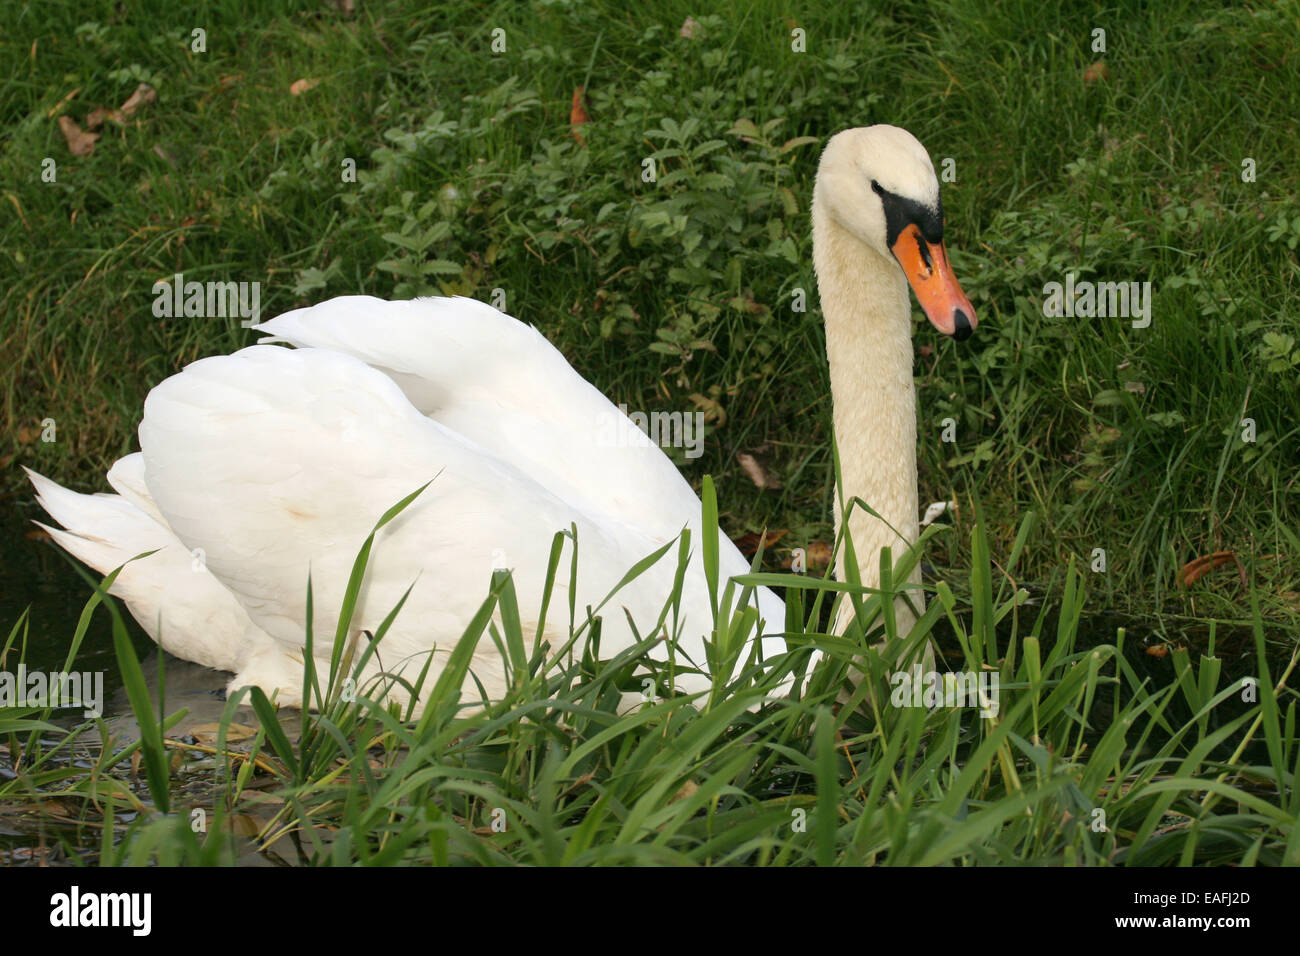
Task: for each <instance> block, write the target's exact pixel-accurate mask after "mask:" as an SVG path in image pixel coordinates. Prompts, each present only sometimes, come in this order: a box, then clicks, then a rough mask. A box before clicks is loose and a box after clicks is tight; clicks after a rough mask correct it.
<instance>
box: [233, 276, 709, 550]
mask: <svg viewBox="0 0 1300 956" xmlns="http://www.w3.org/2000/svg"><path fill="white" fill-rule="evenodd" d="M257 328H258V329H259V330H260V331H263V332H267V333H270V334H271V335H272V336H273V337H274V338H273V339H271V340H268V341H284V342H289V343H291V344H293V345H295V346H298V347H311V348H323V349H330V350H333V351H337V352H342V353H345V354H348V355H353V356H356V357H357V358H359V359H361V360H362V361H364V362H365V363H366V364H368V365H371V366H373V367H375V368H377V369H379V370H380V371H382V372H384V373H385V374H386V375H388V376H389V377H390V378H392V379H393V381H395V382H396V383H397V384H398V385H399V386H400V387H401V389H402V390H403V392H405V394H406V396H407V398H408V399H410V401H411V403H412V404H413V405H414V406H415V407H416V408H418V409H419V410H420V411H421V412H423V413H424V414H426V415H428V416H429V417H431V418H434V419H436V420H438V421H439V422H441V423H443V424H444V425H446V426H448V427H449V428H451V429H453V430H455V431H456V432H457V433H459V434H461V435H463V436H465V437H466V438H468V439H470V440H471V441H473V442H475V443H476V444H478V445H480V446H482V447H483V448H486V449H487V450H489V451H491V452H492V453H493V454H495V455H497V456H498V457H500V458H502V459H504V460H507V461H511V462H514V463H515V464H516V465H517V466H518V467H520V468H521V469H523V470H525V471H527V473H528V474H529V475H531V476H532V477H533V478H534V479H535V480H536V481H537V482H538V483H539V484H541V485H542V486H543V487H545V488H548V489H549V490H550V491H552V492H553V493H554V494H555V495H556V496H558V497H559V498H561V499H563V500H565V501H571V502H574V503H576V504H579V505H581V506H582V507H583V508H584V509H585V510H587V511H589V512H596V511H600V512H604V513H606V514H609V515H612V516H618V517H619V518H621V519H623V520H626V521H630V522H632V523H634V524H636V525H638V526H639V527H642V528H643V529H645V530H646V532H647V533H649V534H650V535H652V536H654V537H656V538H658V539H660V540H667V539H668V538H671V537H672V536H674V535H676V534H677V533H678V532H680V531H681V529H682V527H683V526H686V525H689V526H690V527H692V528H694V529H696V535H697V539H698V528H699V518H700V514H699V510H700V503H699V498H698V497H697V496H696V495H695V493H694V491H692V490H691V487H690V485H689V483H688V482H687V481H686V480H685V479H684V478H683V477H682V476H681V473H680V472H679V471H678V470H677V468H676V467H675V466H674V465H673V463H672V461H670V460H669V459H668V457H667V456H666V455H664V454H663V452H662V451H660V449H659V448H658V447H656V446H655V445H653V444H651V443H650V442H649V440H648V439H647V438H646V436H645V434H644V433H643V432H642V431H641V430H640V429H638V428H637V427H636V425H634V424H633V423H632V422H631V420H630V419H629V418H628V417H627V416H626V415H625V414H623V413H622V412H621V411H620V410H619V409H618V408H617V407H615V406H614V405H613V404H612V403H611V402H610V401H609V400H608V399H607V398H606V397H605V396H604V395H603V394H601V393H600V391H598V390H597V389H596V388H595V387H593V386H592V385H591V384H590V383H589V382H587V381H586V380H585V379H584V378H583V377H582V376H581V375H579V374H578V373H577V372H575V371H574V370H573V368H572V367H571V366H570V365H569V363H568V362H567V361H566V360H565V358H564V356H563V355H561V354H560V352H559V351H558V350H557V349H556V348H555V347H554V346H553V345H552V344H551V343H550V342H549V341H547V339H546V338H545V336H543V335H542V334H541V333H540V332H538V331H537V330H536V329H535V328H533V327H532V326H529V325H525V324H524V323H522V322H520V321H518V320H517V319H514V318H512V317H510V316H508V315H505V314H504V313H502V312H499V311H498V310H496V309H494V308H492V307H491V306H489V305H486V304H484V303H482V302H478V301H476V300H474V299H468V298H463V297H456V298H426V299H413V300H410V301H397V302H389V301H385V300H383V299H376V298H372V297H370V296H344V297H341V298H336V299H331V300H329V301H327V302H322V303H321V304H319V305H315V306H312V307H310V308H306V309H298V310H296V311H293V312H288V313H286V314H284V315H281V316H279V317H277V318H274V319H271V320H270V321H268V322H264V323H262V324H261V325H259V326H257ZM685 415H686V413H682V415H679V416H678V417H677V418H676V419H673V420H672V424H674V425H676V426H678V427H679V428H681V429H684V428H686V427H688V426H689V425H690V424H691V423H692V421H691V420H690V419H688V418H687V417H684V416H685ZM702 438H703V436H700V439H701V440H702Z"/></svg>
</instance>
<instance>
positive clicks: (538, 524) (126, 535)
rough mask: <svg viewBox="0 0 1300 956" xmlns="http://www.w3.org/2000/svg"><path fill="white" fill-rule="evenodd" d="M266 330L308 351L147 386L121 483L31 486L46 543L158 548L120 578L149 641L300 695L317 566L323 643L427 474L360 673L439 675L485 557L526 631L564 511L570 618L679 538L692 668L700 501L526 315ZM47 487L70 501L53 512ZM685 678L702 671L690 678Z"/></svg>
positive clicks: (610, 619) (461, 306) (118, 476)
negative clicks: (574, 571)
mask: <svg viewBox="0 0 1300 956" xmlns="http://www.w3.org/2000/svg"><path fill="white" fill-rule="evenodd" d="M261 329H262V330H263V331H265V332H268V333H271V334H272V335H273V336H274V337H275V338H276V339H277V340H279V341H284V342H290V343H292V344H294V345H296V346H300V347H299V348H295V349H288V348H283V347H281V346H279V345H257V346H253V347H250V348H246V349H244V350H242V351H240V352H237V353H235V354H233V355H229V356H216V357H213V358H207V359H202V360H200V361H198V362H195V363H193V364H192V365H190V366H188V367H187V368H186V369H185V370H184V371H183V372H182V373H180V374H178V375H175V376H172V377H171V378H169V379H167V380H166V381H164V382H163V383H162V384H161V385H159V386H157V387H156V388H154V389H153V391H151V392H150V393H149V396H148V398H147V400H146V402H145V414H144V420H143V421H142V423H141V425H140V443H141V448H142V452H141V453H140V454H138V455H132V456H128V457H127V458H124V459H122V461H120V462H118V464H117V465H115V466H114V469H113V471H112V472H111V476H110V480H111V483H112V484H113V486H114V488H115V489H116V490H117V491H118V492H119V494H118V495H114V496H105V495H101V496H93V497H92V496H85V495H75V494H74V493H72V492H67V491H64V490H63V489H61V488H58V486H57V485H54V484H53V483H52V482H48V480H46V479H42V478H40V477H39V476H34V477H33V481H35V482H37V488H38V492H39V493H40V496H41V501H42V503H43V504H44V505H45V507H46V508H47V510H48V511H50V513H51V515H52V516H53V517H55V518H56V520H58V521H59V522H60V523H61V524H63V525H64V527H65V528H68V529H69V531H68V532H58V534H57V537H56V540H58V541H59V543H60V544H61V545H62V546H64V547H65V548H67V550H69V551H70V552H72V553H73V554H75V555H77V556H78V557H80V558H81V559H82V560H84V561H86V562H87V563H88V564H90V565H91V566H93V567H95V568H96V569H98V570H100V571H101V572H106V571H108V570H111V569H112V568H114V567H117V566H118V565H119V564H121V563H122V562H123V561H125V560H126V559H127V558H130V557H133V556H134V555H135V554H137V553H139V552H141V551H145V550H153V549H159V550H158V553H157V554H155V555H153V556H151V557H148V558H145V559H142V560H141V561H138V562H133V563H132V564H131V565H128V568H127V569H126V570H125V571H124V572H123V574H122V576H121V577H120V578H119V580H118V583H117V585H116V586H115V588H114V591H115V593H117V594H118V595H120V596H121V597H122V598H123V599H124V600H125V601H126V602H127V604H128V607H130V609H131V611H132V613H133V614H134V616H135V617H136V618H137V620H139V621H140V622H141V624H142V625H143V626H144V627H145V628H146V630H148V631H149V633H150V634H151V635H152V636H154V637H155V639H158V638H159V635H160V634H161V638H162V643H163V646H164V647H166V648H167V649H168V650H171V651H174V652H175V653H178V654H179V655H180V656H183V657H187V658H189V659H192V660H196V661H199V662H200V663H204V664H208V665H209V666H214V667H220V668H221V669H225V670H231V671H234V672H236V674H237V676H236V678H235V680H234V681H232V686H242V685H244V684H256V685H259V686H262V687H263V688H264V689H266V690H267V691H268V692H269V691H272V690H278V691H279V694H280V699H281V700H283V701H286V702H289V703H299V702H300V700H301V697H300V693H299V688H298V685H299V684H300V683H301V666H302V648H303V644H304V621H305V617H306V589H307V576H308V572H309V570H310V574H311V581H312V590H313V605H314V612H315V620H314V622H313V625H314V632H315V633H316V634H317V635H324V636H325V639H328V636H329V635H330V634H332V632H333V623H334V621H336V620H337V617H338V614H339V611H340V607H341V603H342V600H343V595H344V591H345V588H346V584H347V579H348V576H349V574H350V572H351V568H352V563H353V560H354V559H355V557H356V553H357V551H358V549H359V548H360V547H361V545H362V543H363V542H364V540H365V538H366V536H367V535H368V534H369V533H370V531H371V529H372V528H373V527H374V525H375V523H376V522H377V521H378V520H379V518H380V517H381V516H382V514H383V513H384V512H385V511H386V510H387V509H388V508H390V507H391V506H392V505H393V504H395V503H396V502H398V501H399V500H401V499H402V498H404V497H405V496H407V495H408V494H410V493H411V492H412V491H414V490H415V489H417V488H419V487H421V486H422V485H425V484H426V483H428V487H427V488H426V489H425V491H424V492H423V493H422V494H421V495H420V496H419V497H418V498H417V499H416V501H415V502H414V503H413V504H412V505H411V506H409V507H408V508H407V509H406V511H404V512H403V513H402V514H401V515H400V516H399V517H398V518H397V519H396V520H394V521H393V522H392V523H391V524H389V525H388V526H387V527H386V528H385V529H384V530H383V531H382V532H381V533H380V535H379V537H378V538H377V541H376V547H375V549H374V551H373V553H372V555H371V559H370V565H369V569H368V571H367V576H366V584H365V587H364V589H363V591H362V594H361V599H360V602H359V604H358V607H357V610H356V614H355V616H354V618H353V629H354V632H357V631H361V630H370V631H374V630H375V629H377V628H378V626H379V624H380V622H381V621H382V620H383V618H384V617H385V616H386V615H387V614H388V612H389V611H390V610H391V609H392V608H393V607H394V606H396V604H397V603H398V601H399V600H401V598H402V596H403V594H404V593H405V592H406V591H407V589H408V588H410V589H411V593H410V597H409V598H408V600H407V603H406V605H405V607H404V608H403V610H402V613H401V614H400V615H399V616H398V618H397V620H396V622H395V623H394V625H393V626H392V628H391V630H390V631H389V632H388V634H387V635H386V637H385V639H384V641H383V644H382V645H381V647H380V651H379V654H378V657H377V665H376V667H375V668H372V672H374V671H375V670H377V668H378V667H382V668H383V669H384V670H386V671H388V672H390V673H391V672H399V673H405V675H406V676H407V677H408V678H413V677H414V676H415V675H416V674H417V673H418V672H419V670H420V668H421V667H422V666H423V664H424V661H425V659H426V656H427V652H428V651H429V650H430V648H431V647H436V648H437V651H436V653H435V656H434V668H433V671H434V673H435V674H436V672H437V671H438V669H439V667H440V664H441V661H442V660H443V659H444V658H445V655H446V654H447V653H448V652H449V651H450V649H451V647H452V646H453V644H454V642H455V640H456V639H457V638H458V637H459V636H460V634H461V632H462V631H463V629H464V627H465V625H466V623H467V622H468V621H469V620H470V619H471V617H472V616H473V614H474V613H475V612H476V611H477V610H478V607H479V605H480V604H481V602H482V600H483V598H484V596H485V595H486V592H487V587H488V583H489V580H490V577H491V572H492V570H493V568H494V567H496V566H501V567H508V568H510V569H511V570H512V571H513V572H514V580H515V585H516V589H517V591H518V596H519V606H520V609H521V612H523V613H524V614H525V622H524V623H525V629H526V631H528V632H531V630H532V629H534V628H535V626H536V621H535V618H534V619H529V618H528V617H527V615H529V614H532V615H534V616H535V615H536V613H537V610H538V609H539V608H540V607H541V603H542V589H543V584H544V581H545V574H546V569H547V563H548V559H549V554H550V547H551V541H552V537H553V535H554V533H555V532H556V531H561V530H567V529H569V528H570V527H571V526H575V527H576V529H577V534H578V542H579V547H578V556H579V567H578V576H577V588H578V595H577V598H578V600H577V607H578V608H579V609H582V608H584V607H586V606H588V605H592V606H594V605H596V604H598V603H599V602H600V601H601V600H602V599H603V598H604V597H605V595H606V594H607V593H608V592H609V591H611V590H612V589H613V588H614V587H615V586H616V585H617V583H618V581H619V580H620V579H621V577H622V576H623V575H624V574H625V573H626V572H627V570H628V569H629V568H631V567H632V565H634V564H635V563H636V562H637V561H639V560H640V559H642V558H644V557H645V556H646V555H647V554H649V553H651V552H652V551H654V550H655V549H656V548H658V547H659V546H660V545H661V544H663V543H664V542H666V541H668V540H671V539H672V538H673V537H674V536H676V535H677V534H678V533H680V531H681V529H682V528H683V527H690V528H691V529H692V531H693V541H694V542H695V543H696V547H695V548H694V549H693V550H694V551H695V552H696V556H695V557H694V558H693V559H692V565H691V573H689V574H688V575H687V576H686V580H685V585H684V592H683V600H682V604H681V612H680V618H679V620H680V621H681V622H682V624H683V627H682V630H681V635H682V640H681V643H680V645H679V646H680V648H681V650H682V651H683V652H684V653H685V654H686V655H687V656H688V657H689V658H690V660H692V661H694V663H695V665H697V666H703V664H704V661H705V654H704V646H703V639H704V638H705V637H707V635H708V633H709V631H710V628H711V610H710V605H709V601H708V596H707V591H706V589H705V584H704V577H703V573H702V566H701V561H700V558H699V557H698V551H699V548H698V542H699V528H700V512H699V508H700V505H699V499H698V498H697V497H696V496H695V494H694V492H693V491H691V488H690V486H689V484H688V483H687V482H686V480H685V479H684V478H683V477H682V476H681V474H680V473H679V472H678V471H677V469H676V468H675V467H674V466H673V464H672V462H671V461H670V460H669V459H668V458H667V457H666V456H665V455H664V454H663V452H662V451H660V450H659V449H658V448H656V447H654V446H652V445H648V444H647V443H646V442H645V440H644V438H643V436H642V434H641V433H640V432H639V430H636V427H635V425H633V424H632V423H631V422H630V421H629V420H628V419H627V418H626V416H624V415H622V414H621V413H620V412H619V411H618V410H617V409H616V408H615V407H614V406H613V405H612V404H611V403H610V402H609V401H608V400H607V399H606V398H605V397H604V396H603V395H601V394H600V393H599V392H598V391H597V390H596V389H595V388H593V387H592V386H591V385H589V384H588V383H587V382H586V381H585V380H583V379H582V378H581V377H580V376H579V375H577V373H575V372H574V371H573V370H572V368H571V367H570V366H569V365H568V363H567V362H566V361H565V360H564V358H563V356H561V355H560V353H559V352H558V351H556V350H555V349H554V347H553V346H551V345H550V343H549V342H547V341H546V340H545V339H544V338H543V337H542V336H541V335H540V334H539V333H538V332H537V331H536V330H534V329H532V328H530V327H528V326H525V325H523V324H522V323H520V322H517V321H516V320H514V319H512V318H510V317H508V316H505V315H503V314H502V313H500V312H498V311H497V310H495V309H492V308H491V307H489V306H485V305H483V304H482V303H479V302H476V301H474V300H469V299H445V300H444V299H423V300H414V301H411V302H385V301H382V300H379V299H373V298H369V297H363V296H354V297H347V298H344V299H335V300H331V301H329V302H326V303H322V304H321V305H319V306H315V307H313V308H309V309H301V310H298V311H296V312H292V313H289V314H287V315H284V316H281V317H279V318H277V319H273V320H271V321H270V322H267V323H264V324H263V326H261ZM412 399H414V400H415V402H416V403H418V404H419V406H420V407H418V408H417V407H416V405H415V404H412ZM611 428H617V429H620V431H616V432H612V433H611V432H610V430H609V429H611ZM628 430H631V431H632V432H635V435H632V434H630V433H629V431H628ZM611 434H612V435H613V436H614V440H611V438H610V436H611ZM620 435H621V436H622V437H619V436H620ZM636 439H640V440H636ZM55 489H57V491H55ZM61 496H71V498H72V499H77V501H78V506H77V508H75V509H74V508H70V507H67V506H61ZM108 542H112V544H111V545H109V544H108ZM721 545H722V548H721V551H722V554H721V563H722V570H723V572H724V573H725V574H727V575H735V574H741V573H744V572H745V571H746V570H748V565H747V564H746V562H745V561H744V558H743V557H742V556H741V555H740V553H739V551H737V550H736V548H735V546H734V545H732V544H731V543H730V542H729V541H727V540H726V539H725V537H724V538H722V541H721ZM132 549H135V550H132ZM674 573H675V557H674V553H672V552H670V554H669V555H667V556H665V558H664V559H663V560H662V561H661V562H659V563H658V564H657V565H655V566H654V567H652V568H651V569H650V570H649V571H647V572H646V573H645V574H644V575H643V576H642V577H641V578H639V579H638V580H637V582H636V583H635V585H634V586H632V587H629V588H626V589H625V590H624V591H622V592H619V594H618V595H617V596H616V597H615V599H614V600H613V601H612V602H611V604H610V605H608V606H606V608H605V609H604V611H603V612H602V615H603V618H604V625H603V628H602V645H601V646H602V652H603V653H607V654H613V653H616V652H617V651H618V650H620V649H622V648H624V647H627V646H629V645H630V644H631V643H632V642H633V641H634V640H635V632H634V631H633V626H632V625H630V624H629V622H628V620H627V616H628V615H630V616H631V618H632V621H633V622H634V624H635V627H636V628H637V631H638V632H639V633H641V634H642V635H645V634H648V633H650V632H651V630H652V628H653V626H654V624H655V622H656V621H657V620H658V618H659V616H660V613H661V611H662V608H663V604H664V602H665V600H666V599H667V597H668V595H669V594H670V593H671V591H672V587H673V577H674ZM570 586H571V582H570V581H569V564H568V560H567V557H566V559H565V561H563V562H562V563H561V565H560V573H559V577H558V580H557V585H556V595H555V597H554V598H553V601H552V611H551V612H550V614H549V616H548V621H547V632H546V636H547V638H548V639H549V640H550V641H551V643H552V645H553V646H558V645H559V644H561V643H563V640H564V639H566V638H567V628H568V620H567V611H566V609H567V606H568V601H567V593H566V590H567V589H568V588H569V587H570ZM757 600H758V602H759V609H760V613H761V614H762V616H763V617H764V618H765V619H766V621H767V622H768V626H767V628H766V632H767V633H773V632H777V631H779V629H780V628H781V626H782V624H783V620H784V618H783V613H784V607H783V605H782V604H781V602H780V601H779V600H777V599H776V598H775V596H774V595H772V594H771V593H770V592H768V591H766V590H761V591H760V592H759V593H758V595H757ZM182 608H183V609H185V610H180V609H182ZM160 621H161V629H160V627H159V622H160ZM179 632H184V633H183V634H182V633H179ZM783 649H784V642H783V641H781V640H780V639H779V638H776V637H772V638H767V639H765V641H764V652H765V654H767V655H771V654H773V653H776V652H778V651H780V650H783ZM656 656H658V657H660V658H661V659H662V658H664V657H665V656H666V652H665V653H659V654H657V655H656ZM473 676H474V677H475V678H477V680H478V681H479V682H481V683H482V684H483V686H484V687H485V688H486V689H487V690H488V693H489V694H490V695H491V696H492V697H497V696H500V695H501V694H503V693H504V691H505V686H506V683H505V682H506V677H505V672H504V666H503V664H502V663H501V662H500V661H499V660H498V659H497V654H496V650H495V646H494V645H492V642H491V641H490V640H484V641H483V642H482V643H481V645H480V649H479V655H478V656H477V657H476V662H475V667H474V675H473ZM678 686H679V687H681V688H682V689H686V690H702V689H705V688H706V687H707V686H708V684H707V680H706V679H704V678H701V677H698V676H694V677H693V676H692V675H683V676H682V677H681V678H680V679H679V681H678ZM466 687H467V689H469V690H472V689H473V688H474V687H475V684H474V683H473V680H472V679H471V680H469V681H467V683H466ZM394 696H395V697H397V698H399V699H400V698H401V694H400V693H395V694H394Z"/></svg>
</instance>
